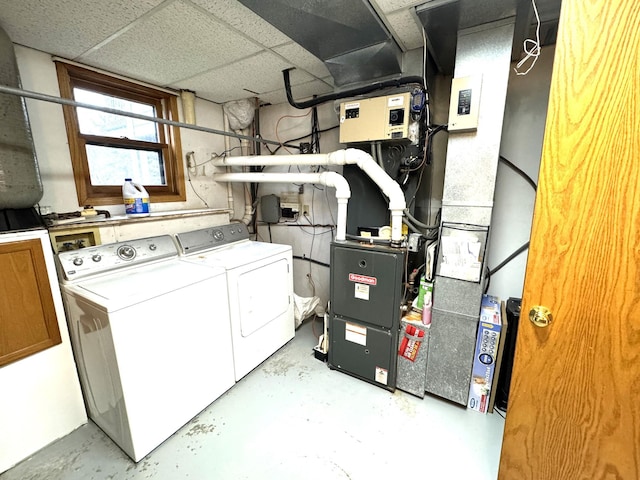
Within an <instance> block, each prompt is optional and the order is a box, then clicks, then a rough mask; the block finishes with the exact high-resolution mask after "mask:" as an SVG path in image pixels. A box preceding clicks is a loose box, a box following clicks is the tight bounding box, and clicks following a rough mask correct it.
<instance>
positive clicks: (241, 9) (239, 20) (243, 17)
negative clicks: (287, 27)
mask: <svg viewBox="0 0 640 480" xmlns="http://www.w3.org/2000/svg"><path fill="white" fill-rule="evenodd" d="M191 2H193V3H194V4H196V5H198V6H200V7H202V8H203V9H205V10H207V11H208V12H210V13H211V14H212V15H214V16H215V17H217V18H219V19H220V20H221V21H223V22H225V23H227V24H228V25H230V26H231V27H233V28H235V29H237V30H239V31H240V32H242V33H244V34H245V35H247V36H248V37H250V38H252V39H253V40H255V41H256V42H258V43H260V44H262V45H264V46H265V47H268V48H271V47H275V46H276V45H281V44H283V43H287V42H290V41H291V39H290V38H289V37H287V36H286V35H285V34H284V33H282V32H281V31H280V30H278V29H277V28H275V27H274V26H272V25H271V24H270V23H267V22H266V21H264V20H263V19H262V18H261V17H259V16H258V15H256V14H255V13H253V12H252V11H251V10H249V9H248V8H247V7H245V6H244V5H242V4H241V3H239V2H236V1H232V2H231V1H229V0H191Z"/></svg>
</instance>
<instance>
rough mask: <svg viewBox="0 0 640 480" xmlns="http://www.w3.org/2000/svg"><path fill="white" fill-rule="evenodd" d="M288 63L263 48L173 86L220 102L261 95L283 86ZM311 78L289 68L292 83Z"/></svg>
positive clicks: (311, 78)
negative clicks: (262, 50)
mask: <svg viewBox="0 0 640 480" xmlns="http://www.w3.org/2000/svg"><path fill="white" fill-rule="evenodd" d="M291 66H292V65H291V64H290V63H288V62H286V61H284V60H283V59H282V58H281V57H279V56H278V55H275V54H273V53H271V52H269V51H264V52H261V53H259V54H257V55H253V56H251V57H247V58H245V59H243V60H241V61H238V62H235V63H233V64H229V65H225V66H223V67H220V68H217V69H215V70H210V71H208V72H206V73H203V74H200V75H197V76H195V77H192V78H189V79H185V80H182V81H181V82H180V84H179V85H173V86H175V87H179V88H186V89H188V90H193V91H195V92H196V93H197V94H198V95H199V96H202V97H203V98H207V99H209V100H212V101H214V102H219V103H223V102H226V101H229V100H237V99H239V98H247V97H252V96H260V94H261V93H265V92H270V91H272V90H276V89H278V88H282V87H283V80H282V70H284V69H286V68H290V67H291ZM311 80H313V77H312V76H311V75H309V74H308V73H306V72H304V71H303V70H293V71H292V72H291V83H292V85H298V84H300V83H305V82H309V81H311Z"/></svg>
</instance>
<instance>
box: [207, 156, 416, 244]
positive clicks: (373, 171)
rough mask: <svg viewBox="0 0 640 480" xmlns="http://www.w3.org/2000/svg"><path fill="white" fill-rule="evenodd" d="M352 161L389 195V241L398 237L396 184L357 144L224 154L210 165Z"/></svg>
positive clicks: (400, 198) (400, 196)
mask: <svg viewBox="0 0 640 480" xmlns="http://www.w3.org/2000/svg"><path fill="white" fill-rule="evenodd" d="M345 164H355V165H358V167H359V168H360V169H361V170H362V171H363V172H364V173H366V174H367V175H368V176H369V178H371V180H372V181H373V182H374V183H375V184H376V185H378V187H380V189H381V190H382V192H383V193H384V194H385V195H386V196H387V197H388V198H389V210H391V242H392V243H393V244H399V243H400V242H401V241H402V215H403V212H404V209H405V208H406V202H405V199H404V193H403V192H402V189H401V188H400V185H398V183H397V182H396V181H395V180H394V179H393V178H391V177H390V176H389V175H388V174H387V172H385V171H384V169H383V168H382V167H380V165H378V164H377V163H376V161H375V160H374V159H373V157H372V156H371V155H369V154H368V153H367V152H364V151H362V150H358V149H357V148H347V149H345V150H337V151H335V152H331V153H316V154H309V155H302V154H299V155H260V156H251V157H226V158H224V159H217V160H214V165H218V166H228V165H345Z"/></svg>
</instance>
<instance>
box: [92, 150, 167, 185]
mask: <svg viewBox="0 0 640 480" xmlns="http://www.w3.org/2000/svg"><path fill="white" fill-rule="evenodd" d="M87 161H88V162H89V171H90V173H91V184H92V185H121V184H122V183H124V179H125V178H134V179H135V180H136V183H140V184H142V185H147V186H148V185H166V181H165V176H164V166H163V163H162V157H161V156H160V154H159V153H158V152H154V151H144V150H132V149H127V148H114V147H104V146H101V145H87Z"/></svg>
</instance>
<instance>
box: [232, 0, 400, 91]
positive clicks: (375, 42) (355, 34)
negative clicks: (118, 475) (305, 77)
mask: <svg viewBox="0 0 640 480" xmlns="http://www.w3.org/2000/svg"><path fill="white" fill-rule="evenodd" d="M239 1H240V3H242V4H243V5H244V6H246V7H247V8H249V9H251V10H252V11H253V12H255V13H256V14H257V15H259V16H260V17H262V18H263V19H264V20H266V21H267V22H269V23H270V24H272V25H273V26H274V27H276V28H277V29H278V30H280V31H281V32H283V33H284V34H285V35H287V36H288V37H290V38H291V39H292V40H294V41H296V42H297V43H298V44H299V45H301V46H302V47H303V48H305V49H306V50H308V51H309V52H311V53H312V54H314V55H315V56H316V57H318V58H319V59H320V60H322V61H323V62H324V63H325V65H326V67H327V68H328V69H329V72H331V75H332V76H333V80H334V82H335V84H336V86H338V87H341V86H344V85H349V84H354V83H359V82H367V81H371V80H376V79H379V78H384V77H389V76H394V75H396V76H397V75H399V74H401V73H402V52H401V51H400V48H399V47H398V45H397V44H396V42H395V40H394V39H393V37H392V36H391V34H390V33H389V32H388V31H387V29H386V28H385V26H384V24H383V23H382V22H381V21H380V19H379V18H378V16H377V14H376V12H375V11H374V10H373V8H372V7H371V5H370V4H369V2H368V1H367V0H359V1H348V2H345V1H344V0H316V1H313V2H309V1H304V2H301V1H300V0H239Z"/></svg>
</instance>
